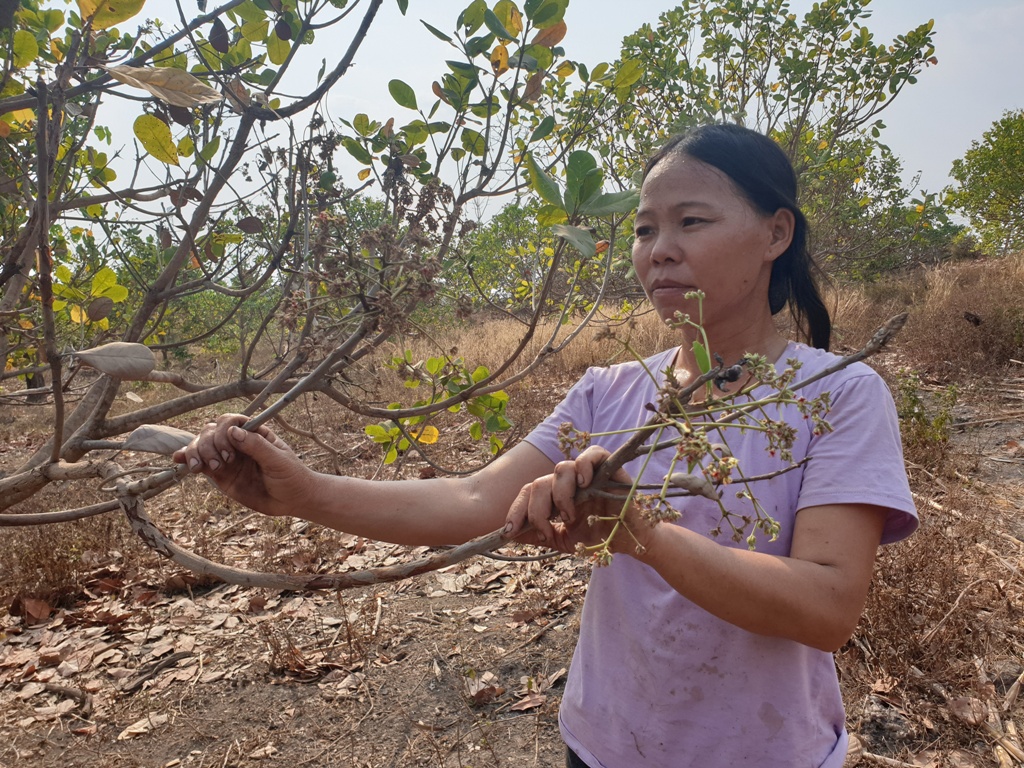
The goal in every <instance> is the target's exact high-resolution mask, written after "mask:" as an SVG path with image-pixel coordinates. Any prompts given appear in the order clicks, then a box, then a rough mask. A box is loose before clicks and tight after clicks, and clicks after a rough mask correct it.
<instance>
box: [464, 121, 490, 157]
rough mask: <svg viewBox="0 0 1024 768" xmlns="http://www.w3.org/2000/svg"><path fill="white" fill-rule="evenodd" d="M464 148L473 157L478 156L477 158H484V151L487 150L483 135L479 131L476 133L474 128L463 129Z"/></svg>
mask: <svg viewBox="0 0 1024 768" xmlns="http://www.w3.org/2000/svg"><path fill="white" fill-rule="evenodd" d="M462 146H463V148H464V149H465V150H466V151H467V152H469V153H470V154H471V155H476V156H477V157H483V156H484V151H485V150H486V149H487V144H486V143H485V141H484V137H483V134H481V133H480V132H479V131H474V130H473V129H472V128H463V129H462Z"/></svg>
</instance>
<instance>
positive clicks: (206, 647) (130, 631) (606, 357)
mask: <svg viewBox="0 0 1024 768" xmlns="http://www.w3.org/2000/svg"><path fill="white" fill-rule="evenodd" d="M1022 292H1024V259H1022V258H1017V259H1008V260H1002V261H998V262H995V261H993V262H978V263H966V264H960V265H954V266H947V267H943V268H941V269H936V270H930V271H925V272H920V273H915V274H913V275H909V276H904V277H901V278H900V279H899V280H896V281H893V282H892V283H891V284H878V285H872V286H867V287H866V288H863V289H856V290H854V289H849V290H847V289H844V290H841V291H839V290H837V291H836V293H835V299H834V302H835V305H836V308H837V328H836V337H837V340H838V346H840V347H847V348H852V347H855V346H858V345H859V344H860V343H861V342H862V341H863V339H864V338H866V337H867V336H868V335H869V334H870V332H871V331H872V330H873V329H874V328H875V327H876V326H877V325H878V324H880V322H881V321H882V320H884V319H885V318H887V317H888V316H890V315H891V314H893V313H894V312H896V311H900V310H903V309H905V308H909V309H910V310H911V312H912V315H911V322H910V323H909V324H908V326H907V328H906V329H905V331H904V332H903V334H902V336H901V337H900V338H899V340H898V342H897V345H896V348H895V349H894V351H892V352H890V353H887V354H885V355H883V356H881V357H880V358H878V359H877V360H876V363H875V364H876V365H877V366H878V367H879V368H880V370H882V372H883V374H884V375H885V376H886V377H887V378H888V380H889V381H890V384H891V385H892V389H893V391H894V394H895V395H896V398H897V404H898V407H899V410H900V413H901V417H902V420H903V433H904V440H905V449H906V456H907V459H908V468H909V471H910V476H911V480H912V486H913V489H914V492H915V494H916V497H917V500H918V506H919V509H920V511H921V513H922V516H923V518H924V525H923V527H922V529H921V531H919V533H918V534H916V535H915V536H914V537H913V538H911V539H910V540H908V541H907V542H904V543H901V544H898V545H894V546H892V547H887V548H885V549H884V550H883V552H882V554H881V556H880V558H879V564H878V567H877V570H876V578H875V581H874V584H873V586H872V590H871V593H870V595H869V598H868V604H867V606H866V608H865V614H864V619H863V621H862V622H861V625H860V627H859V629H858V631H857V633H856V635H855V637H854V638H853V639H852V640H851V641H850V642H849V643H848V644H847V645H846V646H845V647H844V648H843V649H842V650H841V652H840V653H839V654H838V656H837V661H838V664H839V668H840V671H841V676H842V682H843V691H844V696H845V698H846V701H847V708H848V712H849V720H850V727H851V730H853V731H854V732H856V733H857V734H858V736H859V744H860V747H861V748H862V749H863V750H864V752H865V754H864V755H863V756H861V757H859V758H857V757H854V758H852V759H851V762H850V764H851V765H852V764H861V765H872V764H883V765H897V766H898V765H915V766H944V765H949V766H952V765H960V766H979V767H980V766H990V765H995V766H1000V768H1007V767H1008V766H1014V765H1024V752H1020V750H1021V748H1022V742H1024V739H1022V738H1021V735H1020V734H1019V733H1018V732H1017V729H1018V728H1021V727H1024V699H1022V698H1021V697H1020V688H1021V684H1022V679H1024V630H1022V615H1024V614H1022V612H1024V590H1022V584H1021V574H1020V569H1021V567H1022V566H1024V517H1022V512H1021V508H1022V503H1021V501H1020V499H1021V493H1020V492H1021V487H1022V485H1024V450H1021V447H1020V444H1019V443H1018V441H1024V435H1022V431H1024V429H1022V426H1021V425H1022V423H1024V415H1022V414H1021V413H1020V409H1021V404H1020V400H1021V399H1024V366H1022V365H1021V364H1020V363H1018V362H1016V361H1019V360H1021V359H1022V357H1024V351H1022V340H1024V308H1022V305H1021V303H1020V301H1019V299H1018V298H1015V297H1019V296H1020V295H1021V293H1022ZM514 331H515V329H514V321H511V320H508V319H503V320H487V321H480V322H476V323H471V324H467V325H465V326H462V327H459V328H454V329H445V330H443V331H437V332H436V335H437V336H439V337H441V338H435V339H432V340H431V339H428V338H426V337H425V336H424V337H418V338H413V339H396V340H395V345H396V346H395V349H396V350H397V349H399V348H401V347H402V346H404V345H409V346H411V347H412V348H413V349H417V346H418V345H420V344H422V345H423V347H422V349H423V352H422V354H424V355H427V354H430V352H429V348H428V346H427V345H428V343H430V342H432V341H433V342H438V343H439V344H440V345H441V347H442V348H444V349H448V350H455V351H454V352H453V354H458V355H461V356H463V357H465V358H466V359H467V360H472V361H474V362H478V363H479V364H483V365H487V366H493V365H495V364H496V363H497V362H498V361H500V360H501V359H502V353H503V351H505V350H507V349H508V346H509V344H510V339H512V338H513V337H514ZM623 332H624V329H623ZM628 332H629V334H630V337H631V339H632V343H633V345H634V347H635V348H636V350H637V351H638V352H639V353H640V354H646V353H650V352H653V351H655V350H656V349H660V348H664V347H665V346H667V345H669V344H670V343H671V340H670V337H669V336H668V335H667V334H666V332H665V331H664V330H663V329H662V328H661V327H660V325H659V324H658V323H657V322H656V321H655V319H654V318H652V317H649V316H648V317H642V318H639V319H638V320H636V321H635V322H634V323H633V324H632V325H631V326H630V328H629V331H628ZM620 355H621V351H620V350H619V349H618V348H617V347H616V346H615V345H614V344H613V343H611V342H608V341H601V342H598V341H596V340H594V339H593V338H588V336H587V334H584V335H583V336H581V338H580V339H579V340H578V341H577V342H575V343H574V344H573V345H572V346H570V347H569V348H568V349H567V350H565V351H564V352H563V353H562V354H561V355H559V356H557V357H556V358H555V359H554V360H552V361H550V362H549V364H548V365H546V367H545V368H544V370H543V372H542V373H540V374H539V375H535V376H533V377H532V378H530V379H527V380H525V381H523V382H521V383H519V384H517V385H516V386H515V387H514V388H513V389H512V391H510V396H511V404H510V406H509V413H510V414H511V415H512V416H513V418H514V419H515V422H516V424H515V426H514V427H513V430H512V434H511V435H510V436H508V437H507V439H506V443H511V442H514V441H515V440H516V439H518V438H520V437H522V435H523V434H524V433H525V431H527V430H528V429H529V427H530V426H531V425H532V424H533V423H535V422H536V421H537V420H538V419H540V418H542V417H543V416H544V415H545V414H546V413H547V412H548V410H549V409H550V408H551V406H552V405H553V404H554V403H555V402H557V400H558V399H559V397H560V396H561V394H562V393H564V391H565V389H566V388H567V387H568V386H569V385H570V384H571V383H572V382H573V381H574V380H575V379H576V378H577V377H578V376H579V374H580V373H581V372H582V370H583V369H584V368H585V367H586V366H587V365H593V364H603V363H605V362H609V361H612V360H614V359H616V358H617V356H620ZM360 375H362V376H365V377H367V383H373V384H374V385H375V386H376V385H383V386H384V390H385V391H384V393H383V394H382V395H381V396H382V397H384V398H388V397H397V396H398V395H400V394H402V390H403V385H402V381H401V379H400V378H399V377H398V376H397V375H396V374H395V373H394V372H393V371H391V370H389V369H386V368H380V367H378V368H376V369H367V370H365V371H363V372H361V374H360ZM371 379H373V380H374V381H372V382H371V381H370V380H371ZM389 387H390V388H393V391H390V392H389V391H388V388H389ZM136 394H137V395H139V396H141V397H142V398H144V399H146V400H152V401H154V402H155V401H157V400H158V399H160V397H161V396H162V393H161V391H160V390H159V388H158V387H150V388H148V389H140V390H139V391H138V392H137V393H136ZM203 417H204V418H205V415H204V416H203ZM289 418H290V420H291V422H292V424H293V426H294V427H296V428H297V429H298V430H300V431H305V432H308V433H311V434H315V436H316V440H315V441H313V440H309V439H306V438H303V437H301V436H300V435H292V436H290V437H289V440H290V441H291V442H292V443H293V444H294V445H296V446H297V447H298V448H299V450H301V451H303V454H304V457H305V459H306V460H307V461H308V462H310V463H311V464H313V465H314V466H316V467H318V468H319V469H322V470H324V471H332V470H333V469H334V468H335V467H340V468H342V469H344V471H346V472H349V473H352V474H359V475H363V476H367V477H370V476H376V477H382V478H387V477H394V476H403V477H423V478H429V477H430V476H431V475H432V474H433V473H435V472H436V471H437V470H436V469H434V468H432V467H430V466H429V465H428V464H427V463H426V462H424V461H423V460H422V459H421V457H419V456H418V455H416V454H415V453H414V452H410V453H408V454H407V455H406V456H405V457H403V458H401V459H400V460H399V461H398V462H397V463H396V464H394V465H391V466H388V467H384V466H382V465H381V461H380V460H381V456H380V452H379V447H378V446H376V445H375V444H373V443H372V441H371V440H369V438H367V437H366V435H365V434H364V433H363V431H362V428H363V426H365V425H363V424H361V423H357V422H356V421H354V420H351V417H349V419H348V420H345V419H343V418H340V417H338V415H337V413H336V412H335V411H333V410H329V408H328V406H327V405H325V404H324V403H323V402H322V401H317V400H315V399H313V398H312V397H310V398H309V399H307V401H306V402H305V406H304V408H296V409H293V411H292V412H291V416H290V417H289ZM446 419H447V421H446V422H443V423H439V427H441V438H440V440H439V442H438V443H437V444H436V445H434V446H431V449H432V452H431V454H430V455H431V457H432V459H433V460H435V461H436V463H438V464H439V465H442V466H444V467H452V468H463V469H464V468H467V467H471V466H478V465H480V464H481V463H482V462H484V461H486V460H487V450H486V447H485V446H480V445H478V444H476V443H473V442H472V441H470V440H469V439H468V437H467V436H466V430H465V429H464V426H465V425H464V423H463V422H462V421H460V416H459V415H458V414H448V415H446ZM47 432H48V424H47V423H46V421H45V418H44V415H43V411H42V409H31V408H22V409H13V408H5V410H4V411H3V412H2V413H0V470H3V469H8V468H9V467H10V466H11V465H12V464H14V463H15V461H16V459H17V457H19V456H23V455H24V454H25V453H26V452H29V451H31V450H33V449H34V448H35V447H36V446H37V445H38V444H39V443H40V442H41V441H42V440H43V439H44V437H45V435H46V434H47ZM425 483H426V481H425ZM424 488H425V492H427V493H429V484H425V486H424ZM70 493H71V491H68V490H67V489H62V488H57V489H55V490H54V491H53V492H52V495H49V496H46V495H44V494H39V495H37V496H36V497H33V499H31V500H30V503H31V504H33V505H37V506H38V507H39V509H40V510H42V509H44V508H52V506H55V505H56V504H59V505H60V506H65V507H66V506H71V505H79V504H84V503H91V502H92V501H95V500H97V499H98V498H99V497H98V496H97V499H91V498H67V496H68V495H69V494H70ZM75 493H79V494H82V495H83V496H84V495H86V494H84V493H83V492H81V491H75ZM61 494H64V495H63V496H62V495H61ZM154 507H155V510H154V511H155V514H157V515H158V516H159V517H160V522H161V525H162V526H164V527H165V529H166V530H168V531H170V532H172V533H173V535H174V536H175V537H176V538H178V539H179V540H180V541H181V542H182V543H183V544H185V545H187V546H190V547H191V548H193V549H194V550H196V551H197V552H199V553H201V554H204V555H206V556H208V557H211V558H213V559H217V560H219V561H221V562H225V563H228V564H231V565H238V566H242V567H252V568H261V569H271V570H279V571H285V572H302V571H305V572H310V571H322V570H341V569H345V568H353V569H355V568H361V567H366V566H371V565H382V564H389V563H392V562H396V561H398V560H399V559H402V558H407V557H409V556H410V552H409V551H408V550H406V549H404V548H400V547H391V546H388V545H380V544H377V543H374V542H368V541H364V540H361V539H357V538H355V537H351V536H347V535H344V534H340V533H337V532H333V531H326V530H322V529H319V528H316V527H314V526H308V525H306V524H304V523H293V522H291V521H282V520H270V519H265V518H263V517H261V516H259V515H255V514H252V513H249V512H247V511H245V510H242V509H239V508H237V507H236V506H234V505H233V504H231V503H230V502H228V501H225V500H224V499H222V498H221V497H220V496H219V495H217V494H216V493H214V492H212V491H211V490H210V488H209V486H207V485H206V484H205V483H204V482H202V481H196V480H190V481H187V482H185V483H183V484H182V486H181V487H180V489H179V490H177V491H175V492H173V493H170V494H166V495H165V496H164V497H162V498H161V500H160V503H159V505H154ZM23 511H31V510H23ZM411 554H413V555H415V554H419V551H417V552H414V553H411ZM0 561H2V562H3V563H4V568H3V569H2V571H0V596H2V598H3V605H4V606H5V607H6V608H7V615H6V616H4V617H3V619H2V630H3V632H4V633H5V642H4V645H3V646H2V647H0V700H2V701H3V702H4V707H3V709H4V715H3V719H2V721H0V728H2V729H3V730H4V731H5V732H6V733H7V734H8V736H9V738H6V739H5V741H4V743H3V745H2V746H0V766H7V765H12V766H13V765H25V766H51V765H56V764H63V765H67V766H77V765H81V766H90V767H91V768H92V767H98V768H106V767H107V766H129V765H131V766H135V765H146V766H150V765H152V766H175V765H181V766H214V765H216V766H227V765H235V766H255V765H262V764H265V763H266V761H272V760H273V759H286V760H288V761H289V762H290V763H292V764H294V765H353V766H360V768H362V767H364V766H366V767H372V768H376V767H377V766H390V765H403V766H405V765H429V766H470V765H473V766H482V765H486V766H492V765H493V766H502V765H510V766H511V765H538V766H549V765H558V764H560V759H561V758H560V747H559V741H558V736H557V728H556V724H555V713H556V711H557V702H558V698H559V695H560V691H561V685H562V683H563V681H564V667H565V666H566V665H567V663H568V660H569V657H570V655H571V651H572V646H573V640H574V636H575V625H576V622H577V620H578V619H577V611H578V609H579V605H580V602H581V599H582V595H583V592H584V591H585V578H586V568H585V566H583V565H581V564H579V563H577V562H575V561H574V560H572V559H568V558H566V559H562V560H559V561H557V562H555V563H551V564H546V565H543V564H537V563H504V562H495V561H490V560H479V561H473V562H469V563H462V564H460V565H458V566H456V567H454V568H452V569H449V570H446V571H444V572H440V573H436V574H432V575H429V576H426V577H423V578H420V579H417V580H414V581H412V582H404V583H399V584H396V585H390V586H387V587H378V588H375V589H366V590H353V591H351V592H346V593H341V594H338V595H323V594H318V595H295V594H276V593H268V592H263V591H260V590H242V589H239V588H237V587H225V586H223V585H210V584H202V583H199V582H198V581H197V580H196V579H195V578H194V577H193V576H191V575H190V574H187V573H182V572H180V571H177V570H175V569H172V568H169V567H168V566H167V565H166V564H165V563H163V562H162V561H160V560H159V559H158V558H157V557H156V556H155V555H153V554H152V553H150V552H149V551H148V550H146V548H145V547H143V546H141V544H139V543H138V542H137V541H136V540H135V539H134V538H133V537H132V535H131V533H130V532H129V530H128V528H127V526H126V525H125V523H124V521H123V520H121V519H119V518H118V517H117V516H116V515H112V514H107V515H103V516H99V517H96V518H91V519H87V520H82V521H79V522H76V523H71V524H65V525H60V526H51V527H46V528H7V529H5V530H4V533H3V536H2V538H0ZM886 761H888V762H886ZM268 764H269V763H268Z"/></svg>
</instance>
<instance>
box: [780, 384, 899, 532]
mask: <svg viewBox="0 0 1024 768" xmlns="http://www.w3.org/2000/svg"><path fill="white" fill-rule="evenodd" d="M831 402H832V408H831V411H830V412H829V414H828V418H827V420H828V422H829V424H830V425H831V426H832V431H831V432H825V433H823V434H821V435H817V436H815V437H813V438H812V439H811V442H810V445H809V446H808V452H807V455H808V456H810V457H811V460H810V462H808V464H807V466H806V467H805V468H804V473H803V479H802V482H801V487H800V495H799V500H798V502H797V509H798V510H800V509H804V508H806V507H813V506H820V505H825V504H872V505H874V506H878V507H884V508H886V509H888V510H889V513H888V516H887V518H886V522H885V529H884V531H883V533H882V543H883V544H889V543H892V542H894V541H899V540H900V539H904V538H906V537H907V536H909V535H910V534H911V533H913V532H914V530H916V528H917V526H918V516H917V510H916V509H915V507H914V500H913V497H912V496H911V493H910V484H909V483H908V481H907V472H906V467H905V465H904V462H903V446H902V443H901V441H900V433H899V420H898V419H897V416H896V407H895V405H894V404H893V400H892V395H891V394H890V393H889V388H888V387H887V386H886V384H885V382H884V381H883V380H882V378H881V377H880V376H879V375H878V374H877V373H875V372H874V371H872V370H871V369H870V368H867V366H864V372H863V373H857V374H855V375H854V376H852V377H850V378H848V379H847V380H846V381H844V382H843V383H842V384H840V385H839V386H838V387H837V388H835V389H833V390H831Z"/></svg>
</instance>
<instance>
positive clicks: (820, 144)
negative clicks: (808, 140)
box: [818, 139, 828, 149]
mask: <svg viewBox="0 0 1024 768" xmlns="http://www.w3.org/2000/svg"><path fill="white" fill-rule="evenodd" d="M827 146H828V142H827V141H825V140H824V139H822V140H821V142H820V143H819V144H818V149H824V148H825V147H827Z"/></svg>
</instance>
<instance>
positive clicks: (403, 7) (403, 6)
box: [398, 0, 409, 16]
mask: <svg viewBox="0 0 1024 768" xmlns="http://www.w3.org/2000/svg"><path fill="white" fill-rule="evenodd" d="M398 10H400V11H401V12H402V15H403V16H405V12H406V11H408V10H409V0H398Z"/></svg>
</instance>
